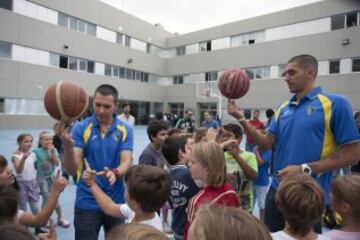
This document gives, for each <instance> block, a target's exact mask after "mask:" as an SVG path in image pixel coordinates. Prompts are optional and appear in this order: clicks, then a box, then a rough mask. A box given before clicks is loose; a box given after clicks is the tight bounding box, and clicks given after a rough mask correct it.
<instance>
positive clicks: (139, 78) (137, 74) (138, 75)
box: [135, 71, 141, 80]
mask: <svg viewBox="0 0 360 240" xmlns="http://www.w3.org/2000/svg"><path fill="white" fill-rule="evenodd" d="M135 80H141V72H139V71H135Z"/></svg>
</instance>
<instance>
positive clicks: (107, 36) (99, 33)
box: [96, 26, 116, 43]
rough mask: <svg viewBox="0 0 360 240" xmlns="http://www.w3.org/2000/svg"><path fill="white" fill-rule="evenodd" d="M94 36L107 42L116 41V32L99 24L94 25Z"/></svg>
mask: <svg viewBox="0 0 360 240" xmlns="http://www.w3.org/2000/svg"><path fill="white" fill-rule="evenodd" d="M96 37H98V38H101V39H103V40H106V41H109V42H113V43H116V32H114V31H111V30H109V29H106V28H103V27H100V26H97V27H96Z"/></svg>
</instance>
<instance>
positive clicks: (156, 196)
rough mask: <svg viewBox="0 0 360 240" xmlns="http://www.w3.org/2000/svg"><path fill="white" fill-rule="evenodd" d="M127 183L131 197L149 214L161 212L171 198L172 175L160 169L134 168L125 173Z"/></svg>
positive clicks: (153, 167) (149, 167) (137, 166)
mask: <svg viewBox="0 0 360 240" xmlns="http://www.w3.org/2000/svg"><path fill="white" fill-rule="evenodd" d="M125 182H126V187H127V191H128V194H129V197H130V198H131V199H133V200H134V201H136V202H137V203H138V204H139V205H140V207H141V209H142V210H143V211H144V212H147V213H151V212H155V211H157V210H159V209H160V208H161V207H162V206H163V205H164V204H165V202H166V201H167V200H168V198H169V196H170V189H171V179H170V175H169V173H168V172H167V171H165V170H164V169H162V168H160V167H155V166H151V165H136V166H132V167H131V168H130V169H129V170H128V171H127V172H126V173H125Z"/></svg>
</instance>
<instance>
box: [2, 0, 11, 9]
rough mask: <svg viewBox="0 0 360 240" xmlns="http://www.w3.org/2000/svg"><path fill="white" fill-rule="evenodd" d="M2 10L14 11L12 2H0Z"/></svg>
mask: <svg viewBox="0 0 360 240" xmlns="http://www.w3.org/2000/svg"><path fill="white" fill-rule="evenodd" d="M0 8H3V9H7V10H10V11H11V10H12V0H1V1H0Z"/></svg>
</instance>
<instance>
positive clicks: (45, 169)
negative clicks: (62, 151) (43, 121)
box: [34, 132, 70, 228]
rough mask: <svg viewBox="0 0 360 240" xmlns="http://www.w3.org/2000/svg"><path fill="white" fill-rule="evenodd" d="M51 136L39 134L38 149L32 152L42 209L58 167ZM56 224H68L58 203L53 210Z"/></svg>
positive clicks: (46, 133)
mask: <svg viewBox="0 0 360 240" xmlns="http://www.w3.org/2000/svg"><path fill="white" fill-rule="evenodd" d="M52 139H53V137H52V135H51V134H50V133H49V132H41V133H40V136H39V148H37V149H35V150H34V153H35V156H36V161H35V168H36V172H37V182H38V185H39V188H40V195H41V196H42V198H43V202H42V207H43V208H44V206H45V204H46V202H47V201H48V199H49V197H50V193H51V189H52V188H53V185H54V181H55V175H54V173H55V166H57V165H59V157H58V152H57V150H56V149H55V147H54V145H53V142H52ZM55 211H56V214H57V217H58V219H57V224H58V225H59V226H61V227H63V228H68V227H69V226H70V223H69V222H68V221H67V220H65V219H64V218H63V217H62V210H61V207H60V204H59V203H58V205H57V207H56V208H55Z"/></svg>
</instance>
